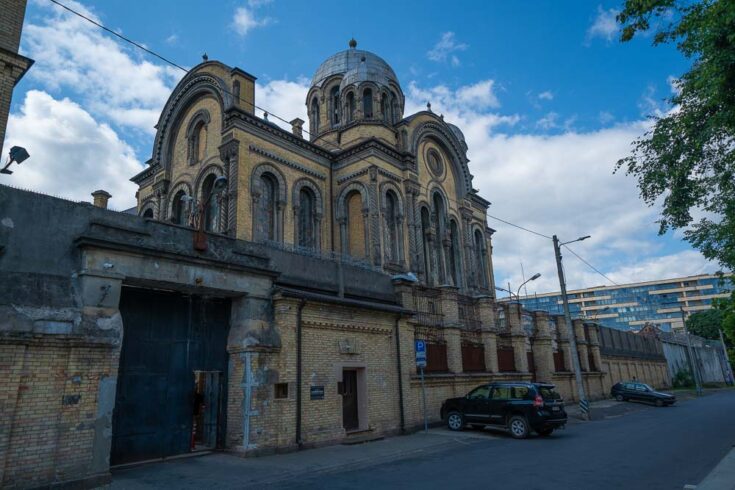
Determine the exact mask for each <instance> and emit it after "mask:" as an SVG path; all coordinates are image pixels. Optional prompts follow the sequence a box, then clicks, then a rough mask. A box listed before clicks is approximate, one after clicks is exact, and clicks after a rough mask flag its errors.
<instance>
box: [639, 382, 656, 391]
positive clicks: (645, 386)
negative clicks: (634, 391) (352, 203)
mask: <svg viewBox="0 0 735 490" xmlns="http://www.w3.org/2000/svg"><path fill="white" fill-rule="evenodd" d="M641 386H642V387H643V389H644V391H654V389H653V388H651V387H650V386H648V385H647V384H645V383H641Z"/></svg>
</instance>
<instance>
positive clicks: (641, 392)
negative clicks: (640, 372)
mask: <svg viewBox="0 0 735 490" xmlns="http://www.w3.org/2000/svg"><path fill="white" fill-rule="evenodd" d="M635 392H636V398H637V399H638V400H640V401H642V402H650V401H651V396H650V394H649V393H648V389H647V388H646V385H643V384H640V383H636V384H635Z"/></svg>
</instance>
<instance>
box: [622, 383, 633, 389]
mask: <svg viewBox="0 0 735 490" xmlns="http://www.w3.org/2000/svg"><path fill="white" fill-rule="evenodd" d="M623 386H624V387H625V389H626V390H635V384H633V383H625V384H624V385H623Z"/></svg>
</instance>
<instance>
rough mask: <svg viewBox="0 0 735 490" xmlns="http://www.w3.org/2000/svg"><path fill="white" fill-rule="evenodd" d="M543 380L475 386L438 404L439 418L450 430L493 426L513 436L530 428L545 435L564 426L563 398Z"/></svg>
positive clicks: (552, 386)
mask: <svg viewBox="0 0 735 490" xmlns="http://www.w3.org/2000/svg"><path fill="white" fill-rule="evenodd" d="M554 388H555V386H554V385H552V384H547V383H525V382H503V383H500V382H498V383H490V384H486V385H482V386H478V387H477V388H475V389H474V390H472V391H470V392H469V393H468V394H467V395H466V396H463V397H460V398H450V399H448V400H446V401H444V403H443V404H442V407H441V417H442V420H444V421H445V422H446V424H447V426H448V427H449V428H450V429H451V430H462V429H463V428H464V427H465V426H467V425H469V426H470V427H485V426H495V427H504V428H506V429H508V431H509V432H510V434H511V436H513V437H514V438H516V439H523V438H525V437H528V435H529V433H530V432H531V431H535V432H536V433H537V434H539V435H540V436H549V435H551V433H552V432H554V429H558V428H560V427H564V425H565V424H566V423H567V413H566V411H565V410H564V400H562V398H561V396H560V395H559V393H557V392H556V391H554Z"/></svg>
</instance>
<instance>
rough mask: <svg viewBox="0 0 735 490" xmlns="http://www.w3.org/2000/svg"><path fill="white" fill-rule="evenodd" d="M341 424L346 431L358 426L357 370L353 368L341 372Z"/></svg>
mask: <svg viewBox="0 0 735 490" xmlns="http://www.w3.org/2000/svg"><path fill="white" fill-rule="evenodd" d="M342 426H343V427H344V428H345V430H348V431H349V430H356V429H358V428H359V427H360V423H359V420H358V417H357V371H356V370H354V369H345V370H344V371H343V372H342Z"/></svg>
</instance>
